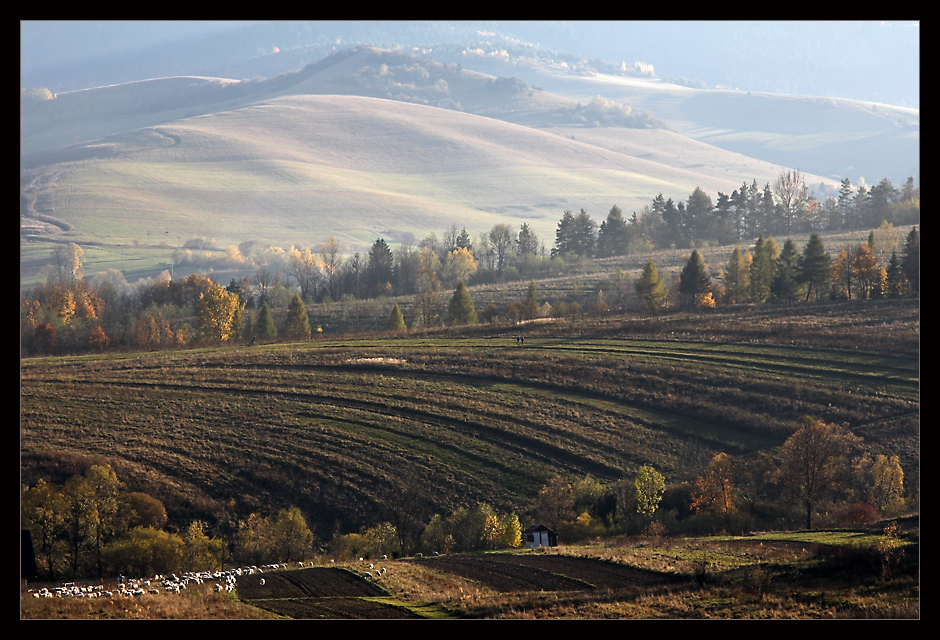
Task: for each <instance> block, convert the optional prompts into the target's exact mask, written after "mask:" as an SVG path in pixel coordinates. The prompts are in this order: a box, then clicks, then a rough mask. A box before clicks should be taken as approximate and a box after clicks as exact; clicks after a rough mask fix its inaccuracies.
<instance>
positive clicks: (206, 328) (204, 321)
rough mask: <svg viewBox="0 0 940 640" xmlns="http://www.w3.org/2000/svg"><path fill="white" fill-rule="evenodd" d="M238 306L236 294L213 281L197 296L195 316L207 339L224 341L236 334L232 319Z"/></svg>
mask: <svg viewBox="0 0 940 640" xmlns="http://www.w3.org/2000/svg"><path fill="white" fill-rule="evenodd" d="M238 308H239V300H238V296H237V295H235V294H234V293H229V292H228V291H226V289H225V287H223V286H222V285H220V284H217V283H215V282H213V283H212V284H211V285H210V287H209V290H208V291H207V292H206V293H204V294H203V295H201V296H200V297H199V302H198V304H197V305H196V317H197V320H198V323H199V330H200V331H201V332H202V335H203V336H205V337H206V338H207V339H209V340H219V341H225V340H228V339H229V338H231V337H233V336H235V335H238V332H237V330H236V327H234V323H233V320H234V319H235V314H236V312H237V311H238Z"/></svg>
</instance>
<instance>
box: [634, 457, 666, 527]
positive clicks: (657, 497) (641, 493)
mask: <svg viewBox="0 0 940 640" xmlns="http://www.w3.org/2000/svg"><path fill="white" fill-rule="evenodd" d="M633 486H634V487H635V489H636V511H637V513H640V514H642V515H644V516H646V517H648V518H652V517H653V514H654V513H656V509H658V508H659V503H660V501H662V498H663V492H665V490H666V479H665V477H663V474H661V473H660V472H658V471H657V470H656V469H654V468H653V467H651V466H649V465H643V466H642V467H640V470H639V471H638V472H637V474H636V479H635V480H634V481H633Z"/></svg>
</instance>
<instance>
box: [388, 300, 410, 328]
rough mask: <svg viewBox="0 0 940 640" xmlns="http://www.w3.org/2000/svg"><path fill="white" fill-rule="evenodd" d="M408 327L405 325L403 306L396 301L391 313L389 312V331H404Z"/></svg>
mask: <svg viewBox="0 0 940 640" xmlns="http://www.w3.org/2000/svg"><path fill="white" fill-rule="evenodd" d="M405 329H407V327H406V326H405V317H404V316H403V315H402V314H401V307H399V306H398V304H397V303H396V304H395V306H394V307H392V311H391V313H389V314H388V330H389V331H404V330H405Z"/></svg>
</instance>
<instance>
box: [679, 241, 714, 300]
mask: <svg viewBox="0 0 940 640" xmlns="http://www.w3.org/2000/svg"><path fill="white" fill-rule="evenodd" d="M711 288H712V285H711V278H709V277H708V270H707V269H706V268H705V262H704V261H703V260H702V256H701V255H700V254H699V252H698V250H697V249H693V250H692V255H690V256H689V261H688V262H687V263H686V265H685V267H684V268H683V269H682V272H681V273H680V274H679V293H682V294H685V295H686V296H688V297H689V299H690V300H691V301H692V305H693V306H697V305H698V304H699V303H700V302H701V301H702V300H703V299H705V297H706V296H707V295H710V294H711Z"/></svg>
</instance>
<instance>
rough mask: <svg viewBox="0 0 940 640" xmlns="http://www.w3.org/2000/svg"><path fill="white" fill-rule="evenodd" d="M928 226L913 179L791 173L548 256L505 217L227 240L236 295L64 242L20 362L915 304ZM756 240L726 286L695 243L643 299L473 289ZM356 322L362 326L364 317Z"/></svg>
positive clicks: (30, 307) (572, 232)
mask: <svg viewBox="0 0 940 640" xmlns="http://www.w3.org/2000/svg"><path fill="white" fill-rule="evenodd" d="M758 195H759V197H758ZM820 211H827V212H828V213H827V214H826V215H825V216H823V215H820V214H819V212H820ZM876 216H878V217H881V222H880V224H879V225H878V226H877V228H874V227H872V231H871V234H870V237H869V241H868V242H867V243H864V244H862V245H858V246H855V247H850V248H847V249H844V250H841V251H840V252H839V253H838V254H837V255H835V256H831V255H829V254H828V253H827V252H826V250H825V248H824V247H823V246H822V244H821V243H822V241H821V239H820V236H819V234H818V233H814V234H813V236H812V239H811V242H810V243H809V244H808V245H807V246H806V247H804V250H803V251H802V252H800V251H799V250H798V248H797V247H796V246H795V245H794V244H793V242H792V241H791V240H789V239H788V240H787V241H786V242H785V244H784V245H783V247H782V248H781V247H779V246H778V245H777V244H776V242H775V240H774V238H773V235H771V232H774V231H786V232H787V233H789V232H791V231H792V232H797V231H801V230H804V229H807V228H809V229H815V228H817V227H824V226H825V227H826V228H856V227H857V226H858V225H860V224H862V223H863V222H871V221H873V220H877V219H878V218H877V217H876ZM918 217H919V190H917V189H915V188H914V185H913V181H912V180H908V182H907V183H906V184H905V186H904V187H903V188H902V189H894V188H893V187H892V186H891V185H890V182H889V181H886V180H883V181H882V182H880V183H879V185H878V186H877V187H875V188H872V189H870V190H868V189H866V188H865V187H864V185H860V186H859V187H858V188H857V189H854V190H853V189H852V188H851V185H850V184H848V182H847V181H843V193H842V194H841V195H840V198H839V199H838V200H836V199H827V200H826V201H825V202H824V203H819V202H817V201H815V200H814V199H812V198H811V197H810V196H808V195H807V194H806V187H805V183H804V182H803V179H802V176H801V175H800V174H799V173H798V172H784V173H783V174H781V176H780V178H779V179H778V181H777V185H776V186H775V187H774V188H772V187H771V186H770V185H769V184H768V185H765V188H764V190H763V191H762V192H760V194H759V192H758V191H757V190H756V183H752V184H751V185H750V186H748V185H747V184H743V185H742V187H741V189H740V190H736V191H735V192H734V193H732V195H731V196H729V197H724V196H723V194H719V201H718V204H717V205H714V206H713V205H712V204H711V199H710V198H709V196H707V195H706V194H705V193H704V192H703V191H702V190H701V189H698V188H697V189H696V190H695V191H694V192H693V193H692V194H691V195H690V196H689V199H688V202H685V203H683V202H679V203H674V202H673V201H672V200H671V199H664V198H663V197H662V196H661V195H660V196H657V198H655V199H654V201H653V203H652V204H651V205H650V206H648V207H647V208H646V210H645V211H644V212H643V213H642V215H640V216H638V215H637V214H636V213H634V214H633V216H632V217H631V219H630V220H629V221H628V220H625V219H624V217H623V212H622V211H621V210H620V208H619V207H617V206H614V207H612V208H611V210H610V212H609V213H608V215H607V217H606V219H605V220H604V221H603V222H601V224H599V225H598V224H597V223H596V222H595V221H594V220H593V219H592V218H591V216H590V215H589V214H588V213H587V212H586V211H585V210H584V209H581V211H580V212H579V213H578V214H573V213H571V212H570V211H565V212H564V214H563V215H562V217H561V219H560V220H559V222H558V225H557V230H556V235H555V241H554V243H553V246H552V247H551V249H550V250H549V249H548V248H547V247H546V245H545V243H544V241H542V240H541V239H539V238H538V236H537V235H536V234H535V232H534V231H533V230H532V229H531V227H530V226H529V225H528V224H527V223H523V224H522V225H521V226H520V228H519V229H518V230H513V229H512V227H510V226H509V225H508V224H504V223H501V224H496V225H494V226H493V227H492V228H491V229H490V230H489V231H487V232H484V233H480V234H479V235H478V237H477V238H476V239H475V240H474V239H472V238H471V236H470V234H469V233H468V232H467V230H466V228H458V227H457V225H452V226H451V228H450V229H448V230H446V231H445V232H444V233H443V235H442V237H440V238H439V237H438V236H437V234H435V233H430V234H428V235H427V236H426V237H425V238H424V239H422V240H421V242H420V243H419V244H418V245H417V246H414V245H412V244H408V243H403V244H401V245H400V246H399V247H397V248H396V249H395V250H392V248H391V247H390V246H389V244H388V243H387V242H386V241H385V239H383V238H377V239H376V240H375V242H374V243H373V244H372V246H371V247H370V249H369V251H368V252H367V253H365V254H360V253H358V252H356V253H353V254H351V255H346V254H344V253H343V251H342V247H341V246H340V244H339V242H338V241H337V240H336V239H335V238H332V237H331V238H329V239H328V240H327V241H325V242H324V243H323V244H322V245H321V246H320V247H319V249H318V250H316V251H314V250H313V249H300V248H297V247H289V248H288V249H287V250H284V249H281V248H279V247H267V248H265V249H262V248H261V246H260V245H258V243H255V242H247V243H242V244H241V245H238V246H231V247H229V248H228V249H227V250H226V251H225V252H224V261H225V263H226V265H227V266H229V267H236V266H238V267H240V268H242V269H247V270H248V272H249V275H245V276H244V277H241V278H238V279H236V278H232V279H231V281H230V282H229V283H228V285H226V286H223V285H222V284H221V283H216V282H213V281H212V280H211V279H209V278H207V277H205V276H200V275H198V274H195V273H193V274H191V275H189V276H187V277H186V278H183V279H173V278H172V277H171V275H170V274H169V272H166V271H165V272H163V273H162V274H161V275H160V276H158V277H157V278H155V279H153V280H141V281H140V282H138V283H137V284H136V285H132V284H130V283H128V282H127V281H126V280H125V279H124V276H123V275H122V274H121V273H120V272H119V271H117V270H114V269H110V270H107V271H104V272H101V273H98V274H96V275H95V276H94V277H93V278H92V279H91V280H90V281H89V280H86V279H85V278H84V277H83V275H82V269H83V266H84V263H85V260H84V251H83V250H82V249H81V247H79V246H78V245H76V244H67V245H59V246H58V247H57V248H56V249H55V250H54V251H53V252H52V254H51V255H50V258H49V263H48V265H47V267H46V269H45V270H44V273H43V276H44V278H45V280H44V282H43V283H42V284H40V285H37V286H35V287H33V288H32V289H30V290H26V291H24V292H23V293H22V295H21V353H23V354H25V355H35V354H56V353H79V352H85V351H102V350H105V349H130V348H140V349H161V348H171V347H179V346H186V345H191V344H196V343H200V342H202V343H205V342H216V343H218V342H226V341H231V340H244V341H246V342H250V341H252V340H273V339H276V338H279V337H280V338H287V339H306V338H309V337H310V336H311V335H313V334H315V333H317V332H318V331H321V330H322V323H316V322H313V323H312V322H311V314H310V313H309V310H308V306H309V305H323V304H330V303H333V304H339V305H340V307H341V309H340V314H341V315H342V316H350V317H354V318H359V317H361V316H367V317H369V318H371V320H370V321H369V322H368V323H366V326H368V328H371V329H392V330H401V329H405V328H413V329H418V328H426V327H436V326H444V325H448V324H451V325H454V324H474V323H476V322H493V321H495V320H497V319H503V320H505V321H508V322H516V321H519V320H526V319H530V318H534V317H546V316H555V317H563V316H569V315H577V314H580V313H584V312H590V313H605V312H607V311H611V310H619V311H622V310H625V309H627V308H629V307H631V306H632V305H634V304H637V305H638V306H639V308H645V309H647V310H650V311H651V310H655V309H657V308H659V307H660V306H661V304H662V303H663V302H667V303H668V301H670V300H673V302H674V303H676V304H679V303H682V304H685V303H691V304H694V305H701V306H712V305H714V304H736V303H743V302H750V303H755V302H756V303H763V302H768V301H777V302H786V303H794V302H797V301H800V300H803V301H808V300H809V299H820V298H822V297H832V298H846V299H853V300H854V299H871V298H879V297H901V296H911V295H914V296H916V295H918V294H919V259H920V258H919V236H918V235H917V232H916V227H914V230H913V231H912V232H911V234H910V235H909V237H908V238H907V239H906V240H905V243H904V246H903V248H900V250H898V249H899V245H900V243H899V240H900V239H899V238H897V233H896V232H895V231H894V224H895V222H901V221H903V222H910V221H911V220H914V221H916V220H917V219H918ZM892 220H893V221H895V222H892ZM821 221H828V223H830V224H828V226H826V225H824V224H822V222H821ZM729 230H732V231H733V233H732V232H731V231H729ZM762 230H763V231H762ZM765 231H766V233H765ZM755 232H757V233H756V234H755ZM751 234H755V235H754V236H753V237H758V240H757V242H756V244H755V245H754V246H753V248H752V249H751V251H749V252H748V251H745V250H742V249H741V248H740V247H737V246H736V247H735V248H734V249H733V250H732V254H731V257H730V259H729V262H728V263H727V264H726V265H723V266H722V269H721V271H720V273H716V274H714V275H715V276H716V277H714V278H713V277H712V276H711V275H709V274H708V272H707V267H706V266H705V265H704V262H703V261H702V259H701V254H700V253H699V251H698V249H697V248H693V251H692V253H691V255H690V258H689V264H688V265H687V266H686V268H685V269H683V272H682V274H681V275H680V277H679V278H678V280H674V281H672V282H667V281H665V280H663V279H662V277H661V276H660V274H659V273H658V272H657V270H656V266H655V265H654V264H653V263H652V260H649V261H648V262H647V264H646V265H645V267H644V269H643V270H642V272H641V273H640V274H639V277H638V278H637V279H636V281H635V283H634V284H635V291H631V289H632V287H630V285H629V277H628V276H626V275H625V274H623V273H617V274H615V275H614V276H612V277H611V278H608V280H607V281H606V282H602V283H599V285H598V288H597V291H596V292H595V295H594V297H593V298H592V299H582V300H575V299H565V300H553V301H542V302H541V303H540V306H539V307H537V308H533V306H532V305H533V303H534V301H533V299H532V292H531V291H530V296H529V298H527V300H526V301H507V302H506V303H504V306H503V307H502V308H498V307H496V306H495V305H492V304H491V305H487V307H486V308H484V309H480V310H476V309H473V308H472V300H470V299H469V293H468V292H467V290H466V289H467V287H468V286H471V285H474V284H487V283H493V282H506V281H515V280H521V279H524V278H529V279H533V280H534V279H537V278H547V277H552V276H556V275H559V274H561V273H564V272H565V270H566V268H567V267H569V266H570V264H571V263H572V261H575V262H576V261H580V260H585V259H592V258H606V257H615V256H623V255H629V254H636V253H642V252H650V251H652V250H653V249H655V248H663V247H676V248H692V247H698V246H709V245H710V244H714V243H718V244H722V245H725V244H729V243H730V244H734V243H735V242H736V241H737V239H740V238H743V237H750V236H751ZM209 244H210V243H207V242H198V243H197V242H187V248H186V249H184V250H182V252H183V253H185V255H186V256H189V257H184V255H183V254H182V253H180V252H178V255H177V256H176V260H177V268H179V267H181V266H182V265H184V264H187V263H188V262H189V261H192V260H193V258H192V255H193V253H192V252H193V251H196V252H200V251H201V252H205V253H206V255H208V252H206V247H207V246H209ZM217 266H218V265H217ZM450 291H453V295H451V294H450V293H449V292H450ZM392 296H398V297H401V296H407V297H410V298H411V303H410V305H409V308H408V310H407V314H408V317H407V318H406V317H405V314H404V310H403V309H402V308H401V307H400V306H397V307H392V308H391V311H389V307H388V306H385V307H384V309H379V308H378V307H377V306H376V305H380V304H381V301H383V300H385V299H387V298H388V297H392ZM448 299H449V302H448ZM383 315H384V318H383V319H379V318H380V316H383ZM399 316H400V317H399ZM386 319H387V321H386ZM346 324H347V325H349V324H350V323H349V322H346ZM352 327H353V330H357V329H361V328H362V326H360V324H359V321H358V320H355V321H354V322H352Z"/></svg>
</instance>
